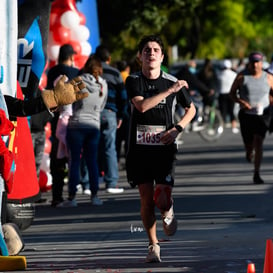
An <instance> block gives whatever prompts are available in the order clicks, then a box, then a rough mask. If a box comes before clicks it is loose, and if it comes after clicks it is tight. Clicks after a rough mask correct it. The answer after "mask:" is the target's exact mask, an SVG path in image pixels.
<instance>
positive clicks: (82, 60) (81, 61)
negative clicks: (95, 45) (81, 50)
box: [74, 55, 88, 69]
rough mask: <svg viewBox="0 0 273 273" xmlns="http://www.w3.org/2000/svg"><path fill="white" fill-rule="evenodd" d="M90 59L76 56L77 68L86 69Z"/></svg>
mask: <svg viewBox="0 0 273 273" xmlns="http://www.w3.org/2000/svg"><path fill="white" fill-rule="evenodd" d="M87 59H88V56H83V55H76V56H75V57H74V64H75V66H76V67H77V68H79V69H81V68H83V67H84V65H85V63H86V61H87Z"/></svg>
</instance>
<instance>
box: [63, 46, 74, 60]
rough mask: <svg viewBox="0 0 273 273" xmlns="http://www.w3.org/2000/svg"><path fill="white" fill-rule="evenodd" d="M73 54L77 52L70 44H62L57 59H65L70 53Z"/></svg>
mask: <svg viewBox="0 0 273 273" xmlns="http://www.w3.org/2000/svg"><path fill="white" fill-rule="evenodd" d="M74 54H77V52H76V51H75V50H74V49H73V47H72V45H70V44H64V45H62V46H61V47H60V51H59V59H60V60H67V59H68V58H69V57H70V56H71V55H74Z"/></svg>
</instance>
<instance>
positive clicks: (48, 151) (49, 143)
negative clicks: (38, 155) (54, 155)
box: [44, 138, 51, 154]
mask: <svg viewBox="0 0 273 273" xmlns="http://www.w3.org/2000/svg"><path fill="white" fill-rule="evenodd" d="M50 151H51V141H50V140H49V139H48V138H47V139H46V141H45V149H44V153H45V154H50Z"/></svg>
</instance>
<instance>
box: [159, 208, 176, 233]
mask: <svg viewBox="0 0 273 273" xmlns="http://www.w3.org/2000/svg"><path fill="white" fill-rule="evenodd" d="M162 220H163V230H164V232H165V234H166V235H167V236H172V235H174V234H175V232H176V230H177V220H176V219H175V216H174V212H173V204H172V206H171V208H170V209H169V210H168V211H165V212H164V213H163V214H162Z"/></svg>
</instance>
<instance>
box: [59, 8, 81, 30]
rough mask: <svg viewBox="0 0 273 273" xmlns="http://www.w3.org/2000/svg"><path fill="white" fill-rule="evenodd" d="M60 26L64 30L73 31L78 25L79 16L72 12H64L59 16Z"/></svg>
mask: <svg viewBox="0 0 273 273" xmlns="http://www.w3.org/2000/svg"><path fill="white" fill-rule="evenodd" d="M61 24H62V25H63V26H64V27H66V28H70V29H73V28H75V27H76V26H78V25H79V24H80V16H79V15H78V14H77V13H76V12H74V11H72V10H69V11H66V12H64V13H63V14H62V16H61Z"/></svg>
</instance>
